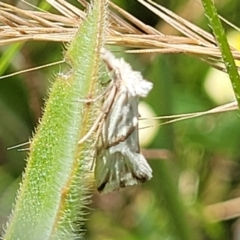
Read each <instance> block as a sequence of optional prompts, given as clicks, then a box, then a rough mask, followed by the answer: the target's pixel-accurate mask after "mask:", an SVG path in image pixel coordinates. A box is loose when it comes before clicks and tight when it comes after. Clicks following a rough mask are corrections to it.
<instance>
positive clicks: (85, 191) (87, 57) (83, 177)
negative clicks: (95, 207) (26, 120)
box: [3, 0, 107, 240]
mask: <svg viewBox="0 0 240 240" xmlns="http://www.w3.org/2000/svg"><path fill="white" fill-rule="evenodd" d="M106 11H107V6H106V1H105V0H101V1H100V0H95V1H94V2H93V4H92V8H91V9H90V11H89V14H88V17H87V18H86V21H84V24H82V25H81V27H80V29H79V31H78V33H77V34H76V36H75V37H74V39H73V40H72V42H71V44H70V45H69V47H68V50H67V52H66V54H65V59H67V62H68V63H69V65H70V67H71V68H70V70H69V71H68V72H67V73H65V74H64V73H60V74H58V76H57V78H56V80H55V82H54V84H53V86H52V89H51V91H50V95H49V99H48V101H47V103H46V107H45V110H44V116H43V118H42V120H41V123H40V125H39V126H38V128H37V131H36V134H35V136H34V138H33V140H32V141H31V145H30V153H29V157H28V160H27V167H26V170H25V173H24V178H23V181H22V184H21V186H20V190H19V192H18V196H17V200H16V204H15V206H14V210H13V212H12V215H11V216H10V218H9V222H8V224H7V227H6V228H5V229H6V230H5V235H4V238H3V239H4V240H13V239H14V240H15V239H31V240H40V239H41V240H42V239H44V240H47V239H58V240H59V239H76V238H77V237H79V234H77V233H79V231H81V225H82V224H83V221H84V216H85V215H86V213H85V211H84V208H86V204H87V203H88V201H87V199H88V197H89V195H90V194H89V191H90V186H91V181H90V179H91V173H90V166H91V163H92V161H93V157H94V152H95V149H94V139H89V141H88V142H85V143H84V144H81V145H79V144H78V141H79V139H80V138H82V136H84V135H85V134H86V132H87V131H88V129H89V128H90V126H91V124H92V122H93V121H94V119H95V118H96V116H97V115H98V109H99V107H100V106H99V105H98V104H86V103H84V102H79V101H78V99H79V98H80V99H84V98H86V97H89V96H92V97H94V96H95V95H96V94H97V91H99V89H101V85H100V83H99V81H98V77H99V65H100V64H99V62H100V54H99V52H100V49H101V47H102V46H103V43H104V40H105V27H106V25H107V24H106Z"/></svg>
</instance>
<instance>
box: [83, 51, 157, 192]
mask: <svg viewBox="0 0 240 240" xmlns="http://www.w3.org/2000/svg"><path fill="white" fill-rule="evenodd" d="M101 58H102V60H103V62H104V63H105V65H106V67H107V69H108V72H109V76H110V78H111V82H110V84H109V86H108V88H107V89H106V91H105V92H104V102H103V107H102V110H101V114H100V115H99V117H98V118H97V119H96V121H95V123H94V124H93V126H92V127H91V129H90V130H89V132H88V133H87V135H86V136H85V137H83V138H82V139H81V140H80V141H79V143H82V142H83V141H85V140H86V139H87V138H88V137H89V135H90V134H91V133H92V132H93V131H96V130H97V131H98V132H99V134H98V137H97V143H96V162H95V169H94V172H95V182H96V185H97V189H98V191H100V192H103V193H107V192H111V191H114V190H118V189H120V188H123V187H126V186H130V185H135V184H139V183H142V182H145V181H147V180H149V179H151V178H152V169H151V168H150V166H149V164H148V163H147V161H146V159H145V158H144V156H143V155H142V154H141V153H140V147H139V137H138V116H139V113H138V103H139V97H146V96H147V94H148V93H149V91H150V90H151V89H152V87H153V84H152V83H151V82H148V81H146V80H145V79H143V77H142V75H141V73H140V72H137V71H133V70H132V68H131V66H130V65H129V64H128V63H126V62H125V61H124V59H122V58H120V59H118V58H116V57H115V56H114V55H113V54H112V53H111V52H110V51H108V50H106V49H105V48H103V49H102V50H101Z"/></svg>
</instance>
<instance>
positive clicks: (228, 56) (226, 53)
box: [202, 0, 240, 106]
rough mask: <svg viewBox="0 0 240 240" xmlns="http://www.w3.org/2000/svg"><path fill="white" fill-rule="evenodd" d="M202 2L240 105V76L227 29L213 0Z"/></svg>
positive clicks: (203, 0)
mask: <svg viewBox="0 0 240 240" xmlns="http://www.w3.org/2000/svg"><path fill="white" fill-rule="evenodd" d="M202 4H203V6H204V9H205V13H206V15H207V17H208V20H209V23H210V26H211V28H212V30H213V33H214V35H215V37H216V41H217V43H218V45H219V48H220V51H221V53H222V58H223V61H224V63H225V66H226V69H227V73H228V75H229V77H230V80H231V82H232V87H233V90H234V93H235V96H236V99H237V101H238V105H239V106H240V77H239V74H238V71H237V68H236V64H235V62H234V58H233V56H232V53H231V50H230V47H229V44H228V42H227V38H226V34H225V31H224V29H223V26H222V24H221V21H220V19H219V17H218V14H217V10H216V8H215V6H214V3H213V1H212V0H202Z"/></svg>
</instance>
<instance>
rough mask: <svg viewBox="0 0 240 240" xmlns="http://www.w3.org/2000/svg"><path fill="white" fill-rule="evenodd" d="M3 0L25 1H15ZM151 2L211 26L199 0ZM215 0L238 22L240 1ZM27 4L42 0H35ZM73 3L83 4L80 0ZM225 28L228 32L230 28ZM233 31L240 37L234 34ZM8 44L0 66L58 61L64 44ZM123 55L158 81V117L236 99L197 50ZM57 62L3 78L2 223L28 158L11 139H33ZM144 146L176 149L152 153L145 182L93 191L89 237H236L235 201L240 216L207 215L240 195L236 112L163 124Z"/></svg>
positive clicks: (124, 2) (138, 9) (132, 4)
mask: <svg viewBox="0 0 240 240" xmlns="http://www.w3.org/2000/svg"><path fill="white" fill-rule="evenodd" d="M4 2H6V3H9V4H12V5H15V6H19V7H23V8H25V7H26V6H25V5H24V4H22V3H19V2H18V1H16V0H15V1H10V0H9V1H7V0H5V1H4ZM72 2H74V1H72ZM114 2H115V3H117V4H118V5H120V6H121V7H123V8H124V9H126V10H127V11H128V12H130V13H131V14H133V15H134V16H136V17H138V18H139V19H140V20H142V21H143V22H145V23H147V24H149V25H151V26H155V27H157V28H158V30H160V31H161V32H163V33H165V34H175V35H178V33H177V32H176V30H174V29H173V28H171V27H169V25H168V24H166V23H164V22H162V21H161V20H160V19H159V18H158V17H157V16H155V15H154V14H153V13H151V12H150V11H149V10H147V9H146V8H145V7H143V6H141V5H140V4H139V3H137V2H136V1H135V0H118V1H114ZM155 2H157V3H159V4H162V5H163V6H165V7H167V8H169V9H171V10H172V11H174V12H175V13H177V14H179V15H180V16H182V17H184V18H186V19H187V20H189V21H191V22H193V23H195V24H196V25H198V26H200V27H202V28H203V29H206V30H207V31H210V30H209V27H208V23H207V20H206V18H205V16H204V13H203V10H202V6H201V3H200V2H198V1H193V0H190V1H183V0H181V1H179V0H159V1H155ZM215 3H216V6H217V8H218V11H219V13H220V14H221V15H222V16H223V17H225V18H226V19H228V20H229V21H230V22H232V23H234V24H236V25H238V24H239V12H240V1H238V0H231V1H230V0H221V1H215ZM31 4H33V5H36V6H37V5H39V1H31ZM74 4H75V5H77V3H76V1H75V2H74ZM50 11H52V10H50ZM224 27H225V29H226V31H227V32H230V31H232V29H231V28H230V27H228V26H226V25H224ZM229 36H230V35H229ZM232 38H234V39H233V41H236V42H239V39H240V38H239V36H238V35H237V34H235V35H234V36H233V37H232ZM9 47H11V48H9ZM15 47H16V49H17V45H15ZM12 49H13V46H3V47H1V48H0V54H1V61H0V67H1V68H0V71H1V75H4V74H8V73H12V72H16V71H19V70H22V69H27V68H31V67H35V66H40V65H43V64H46V63H50V62H53V61H56V60H60V59H62V52H63V49H64V48H63V45H62V44H60V43H52V42H26V43H25V44H23V45H22V47H21V48H20V50H15V51H14V50H12ZM10 50H12V51H13V54H12V57H11V60H10V64H9V65H7V66H6V67H5V65H4V62H3V61H4V60H5V59H6V56H10V55H11V54H10V53H9V51H10ZM118 55H122V56H124V58H125V59H126V60H127V61H128V62H130V63H131V64H132V67H133V69H135V70H139V71H141V72H142V74H143V76H144V77H145V78H146V79H148V80H150V81H152V82H153V83H154V89H153V90H152V91H151V93H150V94H149V96H148V97H147V99H146V102H147V103H148V104H149V105H150V106H151V107H152V109H153V110H154V112H155V114H156V115H157V116H159V115H171V114H179V113H188V112H195V111H203V110H208V109H210V108H213V107H214V106H217V105H219V104H222V103H224V102H227V101H230V100H231V98H232V97H231V93H229V92H228V90H227V88H226V87H225V85H224V87H222V88H218V86H221V84H222V82H224V80H223V79H224V76H223V77H221V76H220V77H219V75H217V76H216V75H214V74H211V77H210V80H209V77H208V76H209V74H210V73H211V71H212V70H211V68H210V67H209V66H208V65H207V64H206V63H203V62H201V61H200V60H198V59H196V58H193V57H190V56H186V55H182V54H181V55H176V54H164V55H163V54H159V55H156V54H118ZM59 71H61V67H59V66H55V67H50V68H44V69H41V70H39V71H34V72H27V73H24V74H21V75H18V76H16V77H9V78H6V79H1V80H0V86H1V87H0V223H1V225H3V226H4V224H5V223H6V221H7V218H8V215H9V214H10V212H11V208H12V205H13V203H14V199H15V196H16V191H17V188H18V186H19V182H20V180H21V175H22V172H23V170H24V166H25V164H26V158H27V151H26V150H25V151H18V150H17V149H12V150H7V148H8V147H11V146H14V145H17V144H20V143H24V142H27V141H28V140H29V139H30V138H31V136H32V134H33V132H34V128H35V127H36V126H37V124H38V122H39V119H40V117H41V114H42V108H43V106H44V100H45V99H46V98H47V94H48V89H49V87H50V86H51V82H52V81H53V79H54V73H57V72H59ZM211 79H214V80H215V83H214V84H215V86H212V87H210V88H211V89H210V90H209V88H207V87H206V81H211ZM216 79H217V81H216ZM212 90H213V92H215V95H217V96H223V95H224V96H225V95H227V97H226V98H224V99H223V100H219V99H217V98H215V97H214V96H215V95H214V94H212ZM27 147H28V145H26V146H22V147H20V148H21V149H22V148H23V149H24V148H27ZM144 148H149V149H159V150H166V151H167V152H168V153H169V156H171V157H168V158H167V159H157V158H156V159H151V160H149V162H150V165H151V167H152V168H153V176H154V177H153V179H152V180H151V181H150V182H148V183H146V184H143V185H142V186H135V187H131V188H127V189H124V190H122V191H119V192H114V193H110V194H107V195H100V194H99V193H97V192H95V194H94V196H93V199H92V203H91V204H90V208H91V209H92V210H86V212H87V213H88V215H87V218H88V219H89V220H88V221H87V222H86V224H85V226H84V228H85V229H86V234H85V238H86V239H91V240H112V239H115V240H120V239H121V240H122V239H124V240H135V239H136V240H137V239H138V240H140V239H144V240H145V239H149V240H155V239H161V240H162V239H166V240H172V239H183V240H187V239H194V240H195V239H196V240H197V239H216V240H218V239H219V240H226V239H234V240H236V239H240V231H239V229H240V222H239V219H238V216H239V212H240V211H239V209H237V208H236V215H237V216H230V217H229V218H230V219H229V220H224V221H220V222H215V223H212V222H210V221H209V220H208V219H207V218H206V216H205V215H204V211H205V209H206V206H209V205H211V204H215V203H219V202H223V201H227V200H231V199H234V198H238V197H240V164H239V163H240V119H239V115H238V112H229V113H221V114H215V115H209V116H204V117H201V118H197V119H191V120H186V121H181V122H178V123H174V124H170V125H166V126H161V127H160V129H159V131H158V132H157V134H156V136H155V137H154V138H153V139H152V140H151V142H149V144H148V146H144ZM239 205H240V204H239ZM238 208H240V206H239V207H238ZM237 213H238V214H237Z"/></svg>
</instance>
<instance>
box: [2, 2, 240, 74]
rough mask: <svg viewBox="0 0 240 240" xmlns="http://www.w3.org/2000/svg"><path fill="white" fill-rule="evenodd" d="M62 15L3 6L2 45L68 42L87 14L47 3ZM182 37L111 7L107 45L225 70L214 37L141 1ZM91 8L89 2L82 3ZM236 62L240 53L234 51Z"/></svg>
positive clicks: (152, 4) (155, 5)
mask: <svg viewBox="0 0 240 240" xmlns="http://www.w3.org/2000/svg"><path fill="white" fill-rule="evenodd" d="M47 1H48V2H49V4H51V5H52V6H53V7H54V8H55V9H57V10H58V11H59V14H52V13H50V12H44V11H40V10H37V9H36V10H33V11H30V10H22V9H19V8H17V7H14V6H11V5H9V4H5V3H3V2H0V14H1V16H0V22H1V23H2V24H1V25H0V45H6V44H10V43H14V42H21V41H28V40H42V41H60V42H68V41H70V40H71V39H72V37H73V35H74V34H75V32H76V30H77V28H78V26H79V23H81V21H82V20H83V19H84V18H85V15H86V14H85V12H84V11H82V10H81V9H79V8H77V7H75V6H73V5H71V4H70V3H68V2H66V1H65V0H47ZM138 1H139V2H140V3H141V4H143V5H144V6H146V7H147V8H148V9H150V10H151V11H152V12H153V13H155V14H157V15H158V16H159V17H160V18H162V19H163V20H164V21H166V22H167V23H168V24H170V25H171V26H172V27H174V28H175V29H177V30H178V31H179V32H180V33H181V34H182V35H183V36H174V35H164V34H163V33H161V32H160V31H158V30H156V29H154V28H152V27H151V26H148V25H146V24H145V23H143V22H141V21H140V20H138V19H137V18H135V17H134V16H132V15H131V14H129V13H128V12H126V11H124V10H123V9H121V8H120V7H118V6H117V5H115V4H113V3H110V8H111V14H110V24H109V29H108V31H109V33H108V38H107V43H108V44H111V45H117V46H123V47H129V48H132V49H131V50H128V52H147V53H185V54H190V55H194V56H197V57H198V58H200V59H202V60H204V61H206V62H207V63H208V64H210V65H212V66H214V67H216V68H218V69H220V70H223V71H224V70H225V67H224V66H222V65H221V62H222V61H221V53H220V51H219V49H218V46H217V44H216V42H215V40H214V37H213V36H212V35H211V34H210V33H208V32H206V31H204V30H202V29H201V28H199V27H197V26H195V25H194V24H192V23H190V22H188V21H186V20H185V19H183V18H181V17H180V16H178V15H176V14H175V13H173V12H171V11H170V10H168V9H166V8H164V7H162V6H160V5H158V4H156V3H154V2H152V1H150V0H138ZM79 2H80V3H81V4H82V5H83V6H84V7H85V8H88V4H89V3H88V2H86V1H85V0H79ZM232 53H233V56H234V58H235V59H236V60H237V59H240V53H239V51H237V50H235V49H232Z"/></svg>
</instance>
